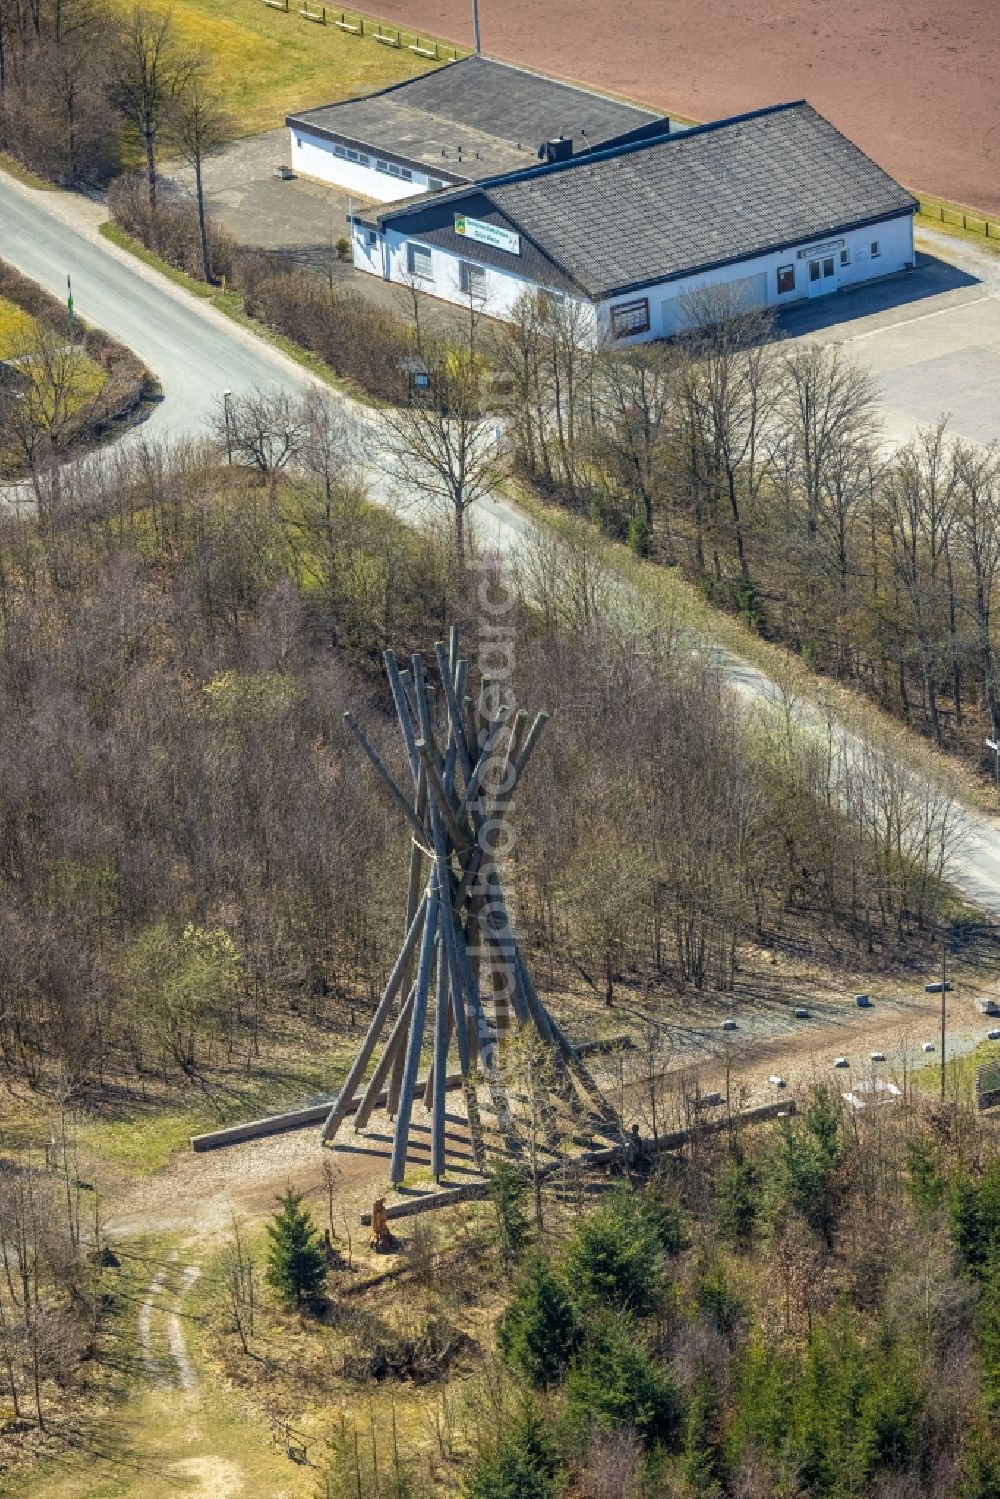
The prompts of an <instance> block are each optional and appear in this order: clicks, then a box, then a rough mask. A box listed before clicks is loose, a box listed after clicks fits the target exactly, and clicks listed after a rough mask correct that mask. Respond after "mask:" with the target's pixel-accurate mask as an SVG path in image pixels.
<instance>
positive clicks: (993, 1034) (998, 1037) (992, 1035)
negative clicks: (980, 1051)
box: [986, 1031, 1000, 1041]
mask: <svg viewBox="0 0 1000 1499" xmlns="http://www.w3.org/2000/svg"><path fill="white" fill-rule="evenodd" d="M986 1039H987V1041H1000V1031H987V1032H986Z"/></svg>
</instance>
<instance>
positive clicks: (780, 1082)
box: [769, 1072, 785, 1088]
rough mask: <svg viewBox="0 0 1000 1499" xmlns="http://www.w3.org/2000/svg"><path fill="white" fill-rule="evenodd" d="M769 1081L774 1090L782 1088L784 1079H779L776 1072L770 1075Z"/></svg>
mask: <svg viewBox="0 0 1000 1499" xmlns="http://www.w3.org/2000/svg"><path fill="white" fill-rule="evenodd" d="M769 1081H770V1083H771V1085H772V1086H773V1087H775V1088H783V1087H784V1086H785V1079H784V1078H783V1077H779V1076H778V1074H777V1073H776V1072H772V1073H771V1076H770V1079H769Z"/></svg>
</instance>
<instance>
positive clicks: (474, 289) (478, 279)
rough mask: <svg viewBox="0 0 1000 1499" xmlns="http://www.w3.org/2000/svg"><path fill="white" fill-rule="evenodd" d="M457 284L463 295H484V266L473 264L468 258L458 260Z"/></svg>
mask: <svg viewBox="0 0 1000 1499" xmlns="http://www.w3.org/2000/svg"><path fill="white" fill-rule="evenodd" d="M458 284H459V286H460V287H461V288H462V295H463V297H485V295H486V268H485V266H481V265H473V264H472V262H471V261H469V260H460V261H459V263H458Z"/></svg>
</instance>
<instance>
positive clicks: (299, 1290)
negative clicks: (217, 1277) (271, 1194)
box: [266, 1187, 326, 1301]
mask: <svg viewBox="0 0 1000 1499" xmlns="http://www.w3.org/2000/svg"><path fill="white" fill-rule="evenodd" d="M278 1203H279V1205H280V1206H279V1210H278V1212H276V1213H275V1214H274V1216H273V1218H272V1219H271V1221H270V1223H269V1224H267V1236H268V1238H269V1239H270V1241H271V1246H270V1248H269V1249H268V1251H267V1277H266V1278H267V1283H268V1285H269V1286H270V1287H271V1289H272V1290H274V1291H277V1293H278V1295H279V1296H282V1297H284V1298H285V1299H286V1300H288V1301H291V1300H292V1299H294V1300H295V1301H301V1300H302V1299H303V1297H305V1298H309V1297H311V1296H315V1295H316V1294H317V1292H318V1291H319V1289H320V1287H321V1286H322V1284H323V1280H324V1278H325V1275H326V1267H325V1265H324V1263H323V1254H322V1251H321V1249H320V1247H319V1244H320V1238H319V1232H318V1230H317V1229H316V1228H315V1227H314V1225H313V1221H312V1217H311V1216H310V1213H309V1209H308V1208H304V1207H303V1206H302V1194H301V1192H293V1191H292V1189H291V1187H289V1188H288V1191H287V1192H285V1193H284V1194H283V1195H282V1196H280V1197H279V1198H278Z"/></svg>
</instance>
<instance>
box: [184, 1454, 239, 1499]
mask: <svg viewBox="0 0 1000 1499" xmlns="http://www.w3.org/2000/svg"><path fill="white" fill-rule="evenodd" d="M170 1469H171V1472H172V1473H176V1474H177V1476H178V1477H179V1478H183V1479H190V1480H192V1481H193V1482H194V1483H196V1484H197V1485H198V1487H197V1488H190V1487H189V1486H188V1484H187V1483H185V1485H184V1494H185V1495H186V1496H187V1499H236V1496H237V1495H239V1494H244V1493H245V1492H246V1489H245V1487H244V1484H243V1476H242V1474H241V1473H240V1471H239V1469H238V1468H237V1467H236V1464H235V1463H231V1462H228V1461H227V1460H226V1459H225V1458H224V1457H186V1458H184V1459H183V1460H182V1461H181V1462H179V1463H171V1465H170Z"/></svg>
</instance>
